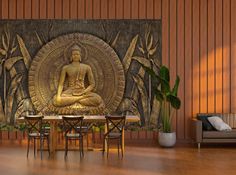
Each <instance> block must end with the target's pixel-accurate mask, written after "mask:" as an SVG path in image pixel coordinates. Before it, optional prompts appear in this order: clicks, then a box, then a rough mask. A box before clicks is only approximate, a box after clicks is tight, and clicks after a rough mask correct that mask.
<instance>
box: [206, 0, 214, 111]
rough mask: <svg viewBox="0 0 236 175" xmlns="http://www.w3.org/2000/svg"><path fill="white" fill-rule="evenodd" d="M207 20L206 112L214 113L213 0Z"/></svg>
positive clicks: (210, 1) (209, 5)
mask: <svg viewBox="0 0 236 175" xmlns="http://www.w3.org/2000/svg"><path fill="white" fill-rule="evenodd" d="M207 2H208V10H207V12H208V14H207V15H208V18H207V19H208V20H207V23H208V24H207V25H208V27H207V32H208V33H207V37H208V42H207V44H208V46H207V54H208V56H207V60H208V62H207V72H208V77H207V88H208V89H207V95H208V104H207V105H208V112H210V113H212V112H214V111H215V48H214V45H215V28H214V23H215V17H214V15H215V14H214V0H208V1H207Z"/></svg>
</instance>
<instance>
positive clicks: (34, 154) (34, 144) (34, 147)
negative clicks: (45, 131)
mask: <svg viewBox="0 0 236 175" xmlns="http://www.w3.org/2000/svg"><path fill="white" fill-rule="evenodd" d="M35 146H36V143H35V138H34V157H35Z"/></svg>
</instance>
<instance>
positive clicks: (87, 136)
mask: <svg viewBox="0 0 236 175" xmlns="http://www.w3.org/2000/svg"><path fill="white" fill-rule="evenodd" d="M86 138H87V150H88V147H89V135H88V133H87V134H86Z"/></svg>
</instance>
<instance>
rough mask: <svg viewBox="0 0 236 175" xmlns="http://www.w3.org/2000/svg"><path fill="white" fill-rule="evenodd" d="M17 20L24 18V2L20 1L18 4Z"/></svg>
mask: <svg viewBox="0 0 236 175" xmlns="http://www.w3.org/2000/svg"><path fill="white" fill-rule="evenodd" d="M16 18H17V19H23V18H24V1H23V0H20V1H19V0H18V1H17V4H16Z"/></svg>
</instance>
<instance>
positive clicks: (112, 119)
mask: <svg viewBox="0 0 236 175" xmlns="http://www.w3.org/2000/svg"><path fill="white" fill-rule="evenodd" d="M105 118H106V128H107V133H106V134H105V135H107V134H109V133H111V132H120V133H121V132H122V130H123V128H124V126H125V121H126V116H105Z"/></svg>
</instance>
